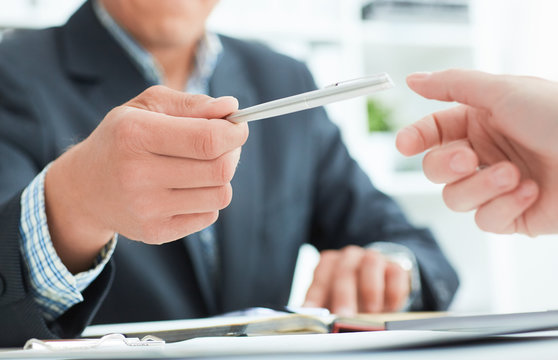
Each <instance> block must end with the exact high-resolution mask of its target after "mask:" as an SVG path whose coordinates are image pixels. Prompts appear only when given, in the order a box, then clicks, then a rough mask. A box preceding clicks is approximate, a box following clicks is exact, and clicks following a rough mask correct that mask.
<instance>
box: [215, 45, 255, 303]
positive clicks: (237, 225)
mask: <svg viewBox="0 0 558 360" xmlns="http://www.w3.org/2000/svg"><path fill="white" fill-rule="evenodd" d="M221 40H222V42H223V48H224V53H223V58H222V59H221V62H220V63H219V65H218V66H217V68H216V70H215V73H214V76H213V78H212V80H211V83H210V89H211V91H210V92H211V95H212V96H215V97H219V96H225V95H230V96H234V97H236V98H237V99H238V101H239V104H240V108H245V107H248V106H251V105H255V101H256V99H257V97H256V94H255V89H254V87H253V85H252V84H251V82H250V79H249V70H248V69H246V68H245V66H244V64H243V63H242V60H241V59H240V57H239V55H238V54H237V53H235V51H234V50H233V49H230V48H229V47H228V46H227V44H228V43H227V39H226V38H222V39H221ZM259 132H260V124H258V123H257V122H255V123H252V124H250V136H249V138H248V141H247V142H246V144H245V145H244V147H243V149H242V154H241V157H240V162H239V164H238V167H237V170H236V173H235V176H234V178H233V180H232V187H233V199H232V202H231V204H230V205H229V206H228V207H227V208H226V209H224V210H222V211H221V213H220V216H219V220H218V222H219V225H220V226H219V228H218V229H219V241H220V253H221V257H220V258H221V276H220V290H221V291H220V298H221V301H220V303H221V308H222V310H223V311H230V310H236V309H238V308H242V307H244V306H246V305H245V301H246V299H248V298H251V297H252V296H251V293H252V292H253V291H254V289H253V288H252V285H253V284H254V281H252V280H251V279H252V278H253V277H254V276H256V274H257V273H258V269H257V268H256V266H257V263H256V260H257V259H255V257H256V256H257V255H256V254H257V253H258V249H257V246H258V244H255V243H254V242H253V241H251V240H253V239H257V238H259V235H258V231H259V229H261V227H260V226H259V225H258V224H261V221H260V216H261V215H260V214H261V211H260V210H261V209H259V207H258V204H259V202H260V199H261V197H262V192H263V189H262V182H261V181H259V179H258V177H259V176H260V174H259V170H260V169H261V166H260V164H261V160H262V158H261V153H260V151H259V149H261V144H260V143H259V139H261V136H258V133H259Z"/></svg>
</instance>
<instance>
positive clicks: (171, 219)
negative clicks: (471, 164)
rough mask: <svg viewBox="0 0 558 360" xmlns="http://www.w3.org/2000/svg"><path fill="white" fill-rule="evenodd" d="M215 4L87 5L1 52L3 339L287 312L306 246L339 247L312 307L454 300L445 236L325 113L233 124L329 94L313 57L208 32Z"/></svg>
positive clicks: (320, 272) (329, 255) (343, 309)
mask: <svg viewBox="0 0 558 360" xmlns="http://www.w3.org/2000/svg"><path fill="white" fill-rule="evenodd" d="M215 3H216V1H202V0H195V1H194V0H184V1H179V2H177V1H157V2H154V1H151V0H136V1H126V0H112V1H99V2H96V1H88V2H86V3H85V4H84V5H83V6H82V8H80V9H79V10H78V11H77V12H76V13H75V14H74V15H73V16H72V18H71V19H70V20H69V21H68V23H67V24H66V25H64V26H62V27H60V28H53V29H46V30H40V31H31V32H26V33H20V34H15V35H13V36H12V37H11V38H8V39H5V40H4V42H3V43H2V44H1V46H0V152H1V156H0V204H1V206H0V248H1V249H2V251H0V319H2V321H1V323H0V328H1V332H2V333H3V334H7V335H6V336H3V337H2V340H0V342H2V343H0V345H3V346H6V345H17V344H20V343H22V342H23V341H24V340H26V339H27V338H29V337H40V338H50V337H70V336H76V335H78V334H79V333H80V332H81V330H82V329H83V327H84V326H86V325H88V324H90V323H106V322H128V321H147V320H165V319H177V318H188V317H201V316H207V315H213V314H217V313H221V312H226V311H231V310H237V309H242V308H246V307H251V306H271V307H280V306H282V305H285V304H286V302H287V299H288V296H289V290H290V286H291V282H292V277H293V271H294V267H295V262H296V258H297V253H298V249H299V247H300V246H301V245H302V244H303V243H310V244H313V245H314V246H316V247H317V248H318V250H320V251H321V252H322V256H321V260H320V263H319V265H318V267H317V269H316V272H315V274H314V282H313V283H312V285H311V287H310V289H309V292H308V295H307V301H306V305H314V306H324V307H328V308H330V309H331V310H332V311H334V312H336V313H340V314H351V313H354V312H357V311H368V312H374V311H393V310H398V309H401V308H409V309H426V310H441V309H446V308H447V307H448V306H449V304H450V302H451V299H452V297H453V294H454V293H455V290H456V288H457V284H458V281H457V277H456V274H455V272H454V270H453V269H452V268H451V266H450V265H449V264H448V262H447V260H446V259H445V257H444V256H443V254H442V252H441V251H440V249H439V247H438V245H437V244H436V242H435V240H434V239H433V238H432V236H431V234H430V233H429V232H428V231H427V230H424V229H417V228H414V227H412V226H411V225H410V224H409V223H408V222H407V221H406V219H405V217H404V216H403V214H402V213H401V211H400V209H399V208H398V207H397V206H396V204H395V203H394V202H393V201H392V200H391V199H389V198H388V197H387V196H385V195H384V194H382V193H380V192H379V191H377V190H376V189H375V188H374V187H373V186H372V184H371V183H370V181H369V179H368V178H367V177H366V175H365V174H364V173H363V171H362V170H361V169H360V168H359V167H358V165H357V164H356V163H355V162H354V161H353V160H352V159H351V158H350V156H349V155H348V153H347V150H346V148H345V146H344V145H343V143H342V141H341V138H340V134H339V131H338V129H337V128H336V127H335V126H334V125H333V124H332V123H331V122H330V121H329V120H328V118H327V115H326V114H325V112H324V110H323V109H313V110H309V111H306V112H301V113H295V114H290V115H285V116H281V117H277V118H274V119H268V120H265V121H260V122H256V123H254V124H253V125H251V126H250V136H249V137H248V139H247V135H248V131H247V127H246V125H235V124H231V123H229V122H227V121H223V120H220V118H222V117H225V116H226V115H227V114H229V113H230V112H232V111H234V110H236V108H237V106H238V103H240V106H241V107H247V106H250V105H254V104H257V103H261V102H264V101H269V100H272V99H276V98H280V97H284V96H288V95H292V94H295V93H299V92H303V91H308V90H311V89H314V87H315V85H314V83H313V80H312V77H311V75H310V74H309V72H308V70H307V69H306V67H305V66H304V65H302V64H301V63H299V62H297V61H295V60H292V59H289V58H287V57H285V56H282V55H279V54H276V53H274V52H272V51H270V50H269V49H267V48H265V47H262V46H259V45H254V44H249V43H246V42H242V41H239V40H235V39H231V38H228V37H223V36H216V35H212V34H209V33H206V32H205V26H204V23H205V19H206V18H207V16H208V14H209V13H210V12H211V10H212V8H213V6H214V5H215ZM157 83H161V84H163V85H166V86H167V87H151V88H149V87H150V86H151V85H155V84H157ZM148 88H149V89H148ZM145 89H147V90H145ZM173 89H176V90H184V89H186V90H188V92H191V93H196V92H198V93H208V94H209V95H211V96H212V97H220V98H217V99H212V98H209V97H207V96H203V95H195V96H192V95H187V94H183V93H180V92H178V91H176V90H173ZM144 90H145V91H144ZM142 91H143V93H142ZM140 93H141V94H140ZM138 94H140V95H139V96H138ZM135 96H137V97H135ZM229 96H234V98H236V99H238V103H237V102H236V100H235V99H234V98H231V97H229ZM134 97H135V98H134ZM130 98H133V99H132V100H131V101H128V99H130ZM121 104H124V105H121ZM103 117H104V119H103ZM101 119H103V120H102V121H101ZM207 119H210V120H207ZM211 119H213V120H211ZM82 139H84V140H82ZM80 140H82V141H80ZM70 146H72V147H71V148H70V149H69V150H67V149H68V147H70ZM241 146H242V155H241V154H240V147H241ZM378 156H381V154H378ZM239 158H241V161H240V163H239V164H238V167H237V163H238V161H239ZM235 168H236V172H235ZM233 175H234V177H233ZM231 189H234V193H235V195H234V199H233V200H232V202H231V196H232V195H231ZM229 203H230V206H228V207H227V205H228V204H229ZM224 207H226V209H224V210H222V211H221V212H220V215H219V216H220V217H219V220H218V221H217V222H216V223H215V224H213V225H212V226H210V227H209V228H207V229H205V230H202V231H200V230H201V229H203V228H206V227H207V226H209V225H210V224H211V223H213V222H214V221H215V220H216V218H217V213H218V211H219V210H221V209H223V208H224ZM116 234H118V235H116ZM177 239H179V240H178V241H173V240H177ZM138 240H139V241H138ZM116 243H118V246H116ZM148 244H163V245H160V246H150V245H148ZM8 329H9V331H8Z"/></svg>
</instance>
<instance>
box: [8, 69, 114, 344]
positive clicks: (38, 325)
mask: <svg viewBox="0 0 558 360" xmlns="http://www.w3.org/2000/svg"><path fill="white" fill-rule="evenodd" d="M3 60H6V59H3ZM6 61H7V60H6ZM7 69H11V68H10V67H8V66H6V64H5V63H4V62H3V61H1V62H0V154H1V156H0V319H2V320H1V321H0V334H2V336H0V347H7V346H21V345H23V343H24V342H25V341H26V340H27V339H29V338H31V337H36V338H45V339H49V338H55V337H75V336H77V335H79V333H80V332H81V331H82V329H83V328H84V327H85V326H86V325H87V324H88V323H89V322H90V320H91V317H92V316H93V314H94V313H95V311H96V309H97V307H98V306H99V304H100V302H101V301H102V298H103V297H104V295H105V293H106V291H107V289H108V287H109V284H110V279H111V276H112V275H111V274H112V266H107V267H106V268H105V269H104V271H103V272H102V273H101V275H100V276H99V277H98V278H97V279H96V280H95V281H94V282H93V283H92V284H91V285H90V286H89V287H88V288H87V289H86V290H85V291H84V292H83V296H84V298H85V301H83V302H82V303H80V304H78V305H75V306H74V307H72V308H71V309H70V310H69V311H67V312H66V313H65V314H64V315H62V316H61V317H59V318H58V319H57V320H55V321H53V322H47V321H46V320H45V319H44V318H43V315H42V312H41V310H40V308H39V307H38V305H37V304H36V302H35V299H34V297H33V295H32V293H31V291H30V288H31V287H30V282H29V277H28V274H27V268H26V264H25V262H24V260H23V257H22V254H21V241H22V239H21V234H20V225H21V224H20V219H21V190H22V189H23V188H25V187H26V186H27V185H28V184H29V183H30V181H31V180H32V179H33V178H34V177H35V176H36V175H37V173H38V172H39V170H40V169H42V168H43V167H44V166H45V165H46V164H47V163H48V162H50V161H51V160H52V159H53V158H54V156H55V155H54V154H52V153H50V151H49V145H48V141H47V136H46V130H45V127H44V126H42V125H41V119H40V116H39V114H41V109H39V108H37V105H36V102H35V101H33V94H32V92H31V91H30V90H29V89H28V88H27V87H26V86H24V84H25V79H24V78H23V79H19V78H18V76H16V75H17V74H19V76H21V74H22V72H18V71H14V69H11V71H8V70H7ZM70 317H71V318H72V321H70V320H69V318H70Z"/></svg>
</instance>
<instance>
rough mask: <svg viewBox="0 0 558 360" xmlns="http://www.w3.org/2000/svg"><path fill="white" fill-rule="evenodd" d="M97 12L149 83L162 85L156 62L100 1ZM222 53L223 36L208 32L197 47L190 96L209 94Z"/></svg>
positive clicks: (95, 3) (159, 69) (188, 84)
mask: <svg viewBox="0 0 558 360" xmlns="http://www.w3.org/2000/svg"><path fill="white" fill-rule="evenodd" d="M93 10H94V12H95V15H96V16H97V18H98V19H99V21H100V22H101V24H102V25H103V26H104V27H105V28H106V29H107V31H108V32H109V34H111V36H112V37H113V38H114V39H115V40H116V42H117V43H118V44H119V45H120V46H122V48H123V49H124V51H126V53H127V54H128V55H129V56H130V57H131V58H132V60H133V61H134V63H135V65H136V66H137V67H138V69H139V71H140V72H141V74H142V75H143V76H144V77H145V79H146V80H147V81H148V82H149V83H151V84H153V85H155V84H161V83H162V79H163V75H162V71H161V68H160V67H159V65H158V64H157V61H156V60H155V58H154V57H153V56H152V55H151V54H150V53H149V52H148V51H147V50H145V49H144V48H143V47H142V46H141V45H140V44H139V43H138V42H137V41H136V40H135V39H134V38H133V37H132V36H131V35H130V34H129V33H128V32H127V31H126V30H124V29H123V28H122V27H121V26H120V25H118V23H117V22H116V21H115V20H114V18H113V17H112V16H111V15H110V14H109V13H108V11H107V10H106V9H105V8H104V7H103V6H102V4H101V3H100V1H99V0H94V1H93ZM222 52H223V46H222V44H221V40H219V36H217V35H216V34H215V33H212V32H207V31H206V33H205V35H204V36H203V37H202V39H201V40H200V42H199V44H198V47H197V51H196V54H195V59H194V69H193V71H192V74H191V75H190V78H189V79H188V83H187V84H186V88H185V89H184V90H185V91H186V92H189V93H193V94H208V93H209V79H210V78H211V76H212V75H213V72H214V71H215V68H216V67H217V64H218V62H219V59H220V58H221V55H222Z"/></svg>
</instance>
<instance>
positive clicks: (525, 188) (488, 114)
mask: <svg viewBox="0 0 558 360" xmlns="http://www.w3.org/2000/svg"><path fill="white" fill-rule="evenodd" d="M407 83H408V85H409V87H410V88H411V89H412V90H414V91H415V92H417V93H418V94H420V95H422V96H424V97H426V98H429V99H437V100H442V101H456V102H458V103H460V104H462V105H459V106H457V107H455V108H452V109H449V110H444V111H439V112H436V113H434V114H432V115H429V116H427V117H425V118H423V119H422V120H420V121H418V122H416V123H415V124H413V125H410V126H408V127H406V128H404V129H402V130H401V131H400V132H399V134H398V136H397V140H396V145H397V148H398V149H399V151H400V152H401V153H403V154H404V155H414V154H418V153H420V152H423V151H425V150H430V151H429V152H428V153H427V154H426V155H425V158H424V161H423V169H424V172H425V174H426V176H427V177H428V178H429V179H430V180H431V181H433V182H436V183H445V184H446V186H445V188H444V191H443V197H444V200H445V202H446V204H447V205H448V207H449V208H451V209H453V210H456V211H469V210H473V209H476V210H477V212H476V222H477V224H478V226H479V227H480V228H481V229H483V230H486V231H491V232H496V233H514V232H518V233H524V234H527V235H531V236H534V235H538V234H549V233H556V232H558V84H557V83H554V82H550V81H546V80H543V79H538V78H531V77H518V76H503V75H491V74H486V73H481V72H477V71H465V70H448V71H442V72H435V73H432V74H420V73H419V74H414V75H411V76H409V77H408V79H407Z"/></svg>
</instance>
